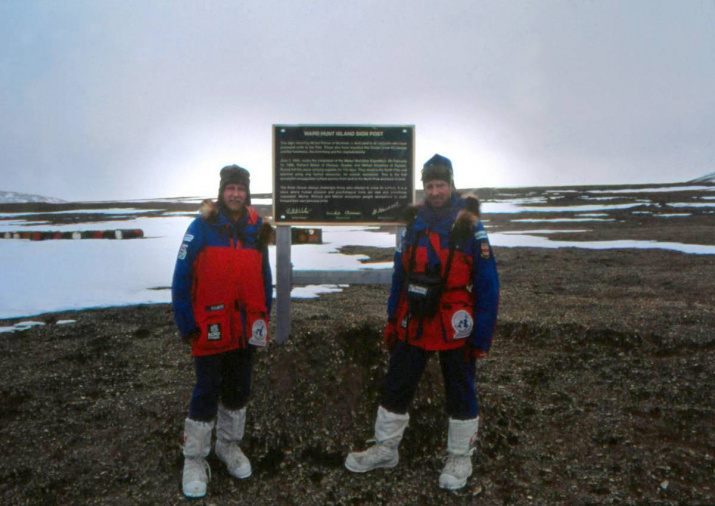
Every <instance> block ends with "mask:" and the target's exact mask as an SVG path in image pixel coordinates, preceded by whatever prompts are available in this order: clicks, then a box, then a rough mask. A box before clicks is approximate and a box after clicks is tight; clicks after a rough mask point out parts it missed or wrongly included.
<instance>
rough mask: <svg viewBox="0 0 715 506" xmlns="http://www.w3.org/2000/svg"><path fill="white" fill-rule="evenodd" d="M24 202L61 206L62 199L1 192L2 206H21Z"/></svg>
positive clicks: (0, 202) (0, 200)
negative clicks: (48, 203)
mask: <svg viewBox="0 0 715 506" xmlns="http://www.w3.org/2000/svg"><path fill="white" fill-rule="evenodd" d="M24 202H50V203H57V204H61V203H63V202H65V201H64V200H62V199H56V198H54V197H45V196H43V195H32V194H29V193H18V192H8V191H2V190H0V204H21V203H24Z"/></svg>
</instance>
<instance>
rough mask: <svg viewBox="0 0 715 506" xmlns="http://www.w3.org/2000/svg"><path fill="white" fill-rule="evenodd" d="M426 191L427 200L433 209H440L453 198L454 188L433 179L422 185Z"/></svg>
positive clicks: (444, 182)
mask: <svg viewBox="0 0 715 506" xmlns="http://www.w3.org/2000/svg"><path fill="white" fill-rule="evenodd" d="M422 187H423V188H424V191H425V199H426V200H427V203H428V204H429V205H430V207H432V208H433V209H440V208H442V207H444V206H446V205H447V203H448V202H449V199H450V197H451V196H452V187H451V186H450V184H449V183H448V182H447V181H442V180H441V179H433V180H432V181H425V182H424V183H422Z"/></svg>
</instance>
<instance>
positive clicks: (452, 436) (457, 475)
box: [439, 417, 479, 490]
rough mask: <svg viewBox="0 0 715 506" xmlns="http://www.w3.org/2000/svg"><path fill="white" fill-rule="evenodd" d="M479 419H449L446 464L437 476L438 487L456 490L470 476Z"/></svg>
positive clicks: (462, 485) (463, 484)
mask: <svg viewBox="0 0 715 506" xmlns="http://www.w3.org/2000/svg"><path fill="white" fill-rule="evenodd" d="M478 428H479V417H477V418H473V419H471V420H454V419H453V418H450V419H449V431H448V434H447V462H446V464H445V465H444V469H442V474H440V475H439V486H440V488H444V489H447V490H458V489H460V488H462V487H464V486H465V485H466V484H467V478H469V477H470V476H471V475H472V453H474V447H475V446H476V444H477V430H478Z"/></svg>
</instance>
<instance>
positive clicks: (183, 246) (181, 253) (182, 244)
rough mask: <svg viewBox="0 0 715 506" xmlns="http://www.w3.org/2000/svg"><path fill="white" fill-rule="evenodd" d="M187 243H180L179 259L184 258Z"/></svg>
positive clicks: (187, 246)
mask: <svg viewBox="0 0 715 506" xmlns="http://www.w3.org/2000/svg"><path fill="white" fill-rule="evenodd" d="M188 249H189V245H188V244H187V243H185V242H184V243H181V248H179V260H184V259H185V258H186V253H187V250H188Z"/></svg>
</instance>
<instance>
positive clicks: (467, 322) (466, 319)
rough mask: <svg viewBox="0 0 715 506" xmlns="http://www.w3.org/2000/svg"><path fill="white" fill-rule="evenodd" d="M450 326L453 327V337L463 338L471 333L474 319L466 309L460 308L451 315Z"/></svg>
mask: <svg viewBox="0 0 715 506" xmlns="http://www.w3.org/2000/svg"><path fill="white" fill-rule="evenodd" d="M452 328H453V329H454V339H464V338H465V337H469V336H470V335H471V334H472V328H474V320H473V319H472V316H471V315H470V314H469V313H468V312H467V311H465V310H464V309H460V310H459V311H457V312H456V313H454V314H453V315H452Z"/></svg>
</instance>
